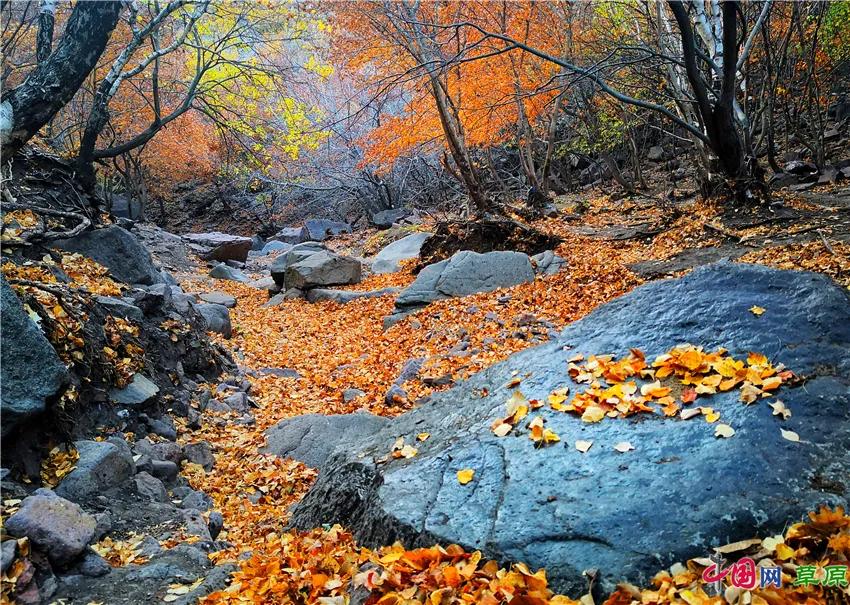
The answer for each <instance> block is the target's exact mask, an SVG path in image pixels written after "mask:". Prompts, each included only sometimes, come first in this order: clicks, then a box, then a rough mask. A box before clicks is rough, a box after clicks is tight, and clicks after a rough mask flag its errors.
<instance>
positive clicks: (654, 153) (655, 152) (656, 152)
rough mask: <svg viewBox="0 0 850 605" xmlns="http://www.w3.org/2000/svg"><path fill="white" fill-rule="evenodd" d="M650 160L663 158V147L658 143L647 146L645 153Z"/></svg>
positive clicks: (656, 160)
mask: <svg viewBox="0 0 850 605" xmlns="http://www.w3.org/2000/svg"><path fill="white" fill-rule="evenodd" d="M646 157H647V159H648V160H649V161H650V162H660V161H661V160H663V159H664V148H663V147H661V146H660V145H653V146H652V147H650V148H649V153H647V154H646Z"/></svg>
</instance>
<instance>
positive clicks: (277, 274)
mask: <svg viewBox="0 0 850 605" xmlns="http://www.w3.org/2000/svg"><path fill="white" fill-rule="evenodd" d="M326 251H327V248H325V247H324V246H323V245H322V244H320V243H318V242H304V243H303V244H298V245H297V246H293V247H292V249H291V250H289V251H288V252H284V253H283V254H280V255H278V256H277V257H275V259H274V260H273V261H272V264H271V266H270V267H269V271H270V273H271V276H272V279H274V281H275V283H276V284H277V285H278V287H280V288H284V280H285V278H286V270H287V268H289V266H290V265H294V264H295V263H298V262H300V261H302V260H304V259H305V258H309V257H311V256H312V255H314V254H316V253H318V252H326Z"/></svg>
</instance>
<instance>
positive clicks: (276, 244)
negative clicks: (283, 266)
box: [260, 239, 293, 255]
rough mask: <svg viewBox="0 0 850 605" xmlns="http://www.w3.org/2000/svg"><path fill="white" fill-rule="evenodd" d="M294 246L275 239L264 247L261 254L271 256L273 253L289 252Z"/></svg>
mask: <svg viewBox="0 0 850 605" xmlns="http://www.w3.org/2000/svg"><path fill="white" fill-rule="evenodd" d="M292 246H293V244H287V243H286V242H281V241H278V240H274V239H273V240H271V241H270V242H267V243H266V245H265V246H263V248H262V250H260V254H262V255H266V254H271V253H272V252H288V251H289V250H292Z"/></svg>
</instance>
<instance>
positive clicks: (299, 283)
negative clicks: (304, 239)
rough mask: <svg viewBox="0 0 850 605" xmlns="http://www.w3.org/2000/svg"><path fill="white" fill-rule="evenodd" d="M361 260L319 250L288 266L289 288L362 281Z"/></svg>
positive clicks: (285, 279) (302, 288)
mask: <svg viewBox="0 0 850 605" xmlns="http://www.w3.org/2000/svg"><path fill="white" fill-rule="evenodd" d="M361 272H362V266H361V264H360V261H359V260H357V259H354V258H351V257H349V256H340V255H339V254H334V253H333V252H328V251H324V252H317V253H316V254H311V255H310V256H308V257H307V258H305V259H303V260H300V261H298V262H297V263H294V264H292V265H289V266H288V267H287V268H286V273H285V275H284V283H285V284H286V287H287V288H298V289H299V290H307V289H309V288H315V287H318V286H341V285H344V284H356V283H358V282H359V281H360V275H361Z"/></svg>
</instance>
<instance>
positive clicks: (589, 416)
mask: <svg viewBox="0 0 850 605" xmlns="http://www.w3.org/2000/svg"><path fill="white" fill-rule="evenodd" d="M603 418H605V410H603V409H602V408H600V407H598V406H595V405H592V406H590V407H589V408H587V409H586V410H585V411H584V414H582V415H581V419H582V420H583V421H584V422H599V421H600V420H602V419H603Z"/></svg>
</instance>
